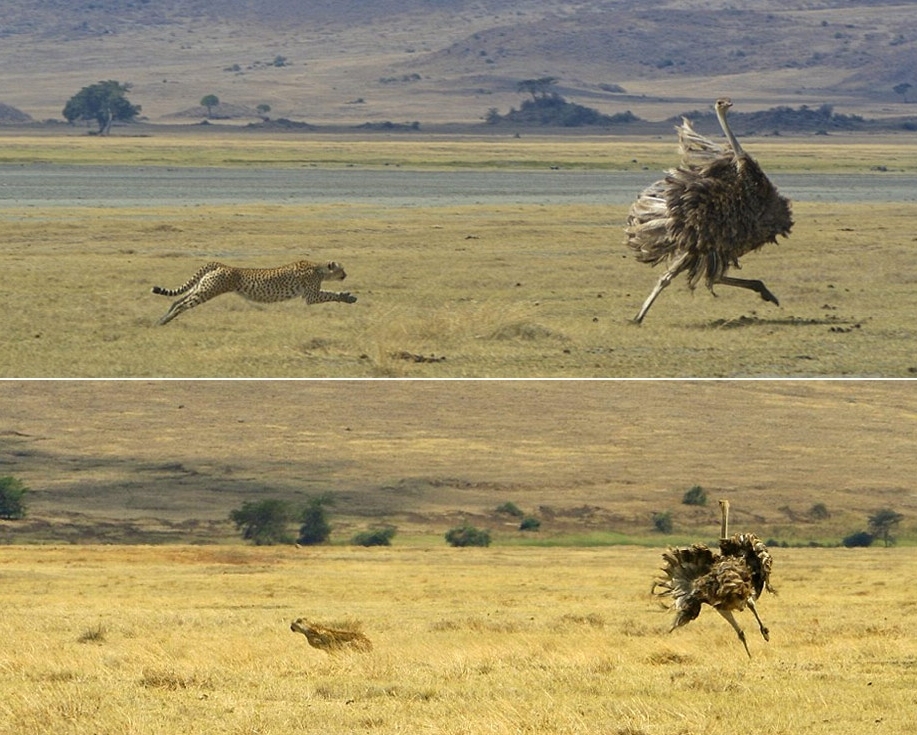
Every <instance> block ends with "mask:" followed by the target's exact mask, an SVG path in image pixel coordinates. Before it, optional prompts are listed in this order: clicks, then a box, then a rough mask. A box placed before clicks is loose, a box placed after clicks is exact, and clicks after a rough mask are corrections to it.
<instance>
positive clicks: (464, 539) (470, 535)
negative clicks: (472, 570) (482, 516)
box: [446, 523, 490, 546]
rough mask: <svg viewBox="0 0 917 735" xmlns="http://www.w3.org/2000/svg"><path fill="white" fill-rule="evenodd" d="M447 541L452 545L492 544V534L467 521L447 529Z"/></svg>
mask: <svg viewBox="0 0 917 735" xmlns="http://www.w3.org/2000/svg"><path fill="white" fill-rule="evenodd" d="M446 543H448V544H449V545H450V546H490V534H489V533H488V532H487V531H485V530H482V529H480V528H475V527H474V526H469V525H468V524H467V523H466V524H465V525H463V526H457V527H456V528H452V529H450V530H448V531H446Z"/></svg>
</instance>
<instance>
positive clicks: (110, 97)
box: [63, 79, 140, 135]
mask: <svg viewBox="0 0 917 735" xmlns="http://www.w3.org/2000/svg"><path fill="white" fill-rule="evenodd" d="M130 88H131V85H130V84H121V82H116V81H114V80H113V79H109V80H108V81H107V82H98V83H96V84H91V85H89V86H88V87H83V88H82V89H81V90H80V91H79V92H77V93H76V94H75V95H73V97H71V98H70V99H69V100H67V104H66V105H65V106H64V110H63V115H64V118H65V119H66V120H67V122H69V123H71V124H72V123H73V122H74V121H76V120H95V121H96V122H97V123H98V124H99V135H107V134H108V132H109V130H111V125H112V123H113V122H114V121H115V120H121V121H123V122H130V121H131V120H133V119H134V118H135V117H137V115H139V114H140V105H132V104H131V103H130V101H129V100H128V99H127V96H126V94H127V92H128V91H129V90H130Z"/></svg>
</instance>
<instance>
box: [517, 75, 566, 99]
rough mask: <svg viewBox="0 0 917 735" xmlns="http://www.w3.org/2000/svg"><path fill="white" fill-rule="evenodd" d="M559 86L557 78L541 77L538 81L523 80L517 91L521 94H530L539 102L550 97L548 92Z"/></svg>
mask: <svg viewBox="0 0 917 735" xmlns="http://www.w3.org/2000/svg"><path fill="white" fill-rule="evenodd" d="M554 84H557V77H539V78H538V79H523V80H522V81H521V82H519V83H518V84H517V85H516V89H517V90H519V91H520V92H528V93H529V94H530V95H532V99H533V100H537V99H538V98H539V97H541V98H545V97H547V96H548V92H549V91H550V89H551V86H552V85H554Z"/></svg>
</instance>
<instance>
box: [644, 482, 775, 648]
mask: <svg viewBox="0 0 917 735" xmlns="http://www.w3.org/2000/svg"><path fill="white" fill-rule="evenodd" d="M720 512H721V514H722V526H721V530H720V552H719V553H718V554H717V553H715V552H714V551H711V550H710V549H709V548H708V547H707V546H706V545H705V544H694V545H692V546H690V547H682V548H678V549H669V550H668V551H666V552H665V553H664V554H663V555H662V558H663V559H664V560H665V566H664V567H663V569H662V572H663V574H664V575H665V576H664V577H663V578H661V579H657V580H656V581H655V583H654V584H653V592H654V593H655V594H657V595H668V596H671V597H672V598H673V599H674V608H675V613H676V615H675V623H674V624H673V625H672V628H671V630H675V628H678V627H681V626H682V625H685V624H687V623H690V622H691V621H692V620H694V618H696V617H697V616H698V615H699V614H700V610H701V605H702V604H703V603H707V604H708V605H710V606H711V607H712V608H713V609H714V610H716V611H717V612H718V613H719V614H720V615H722V616H723V617H724V618H725V619H726V621H727V622H728V623H729V624H730V625H731V626H732V628H733V630H735V632H736V634H737V635H738V636H739V640H740V641H742V645H743V646H745V653H747V654H748V657H749V658H751V651H749V650H748V642H747V641H746V640H745V632H744V631H743V630H742V628H741V627H739V624H738V622H737V621H736V619H735V616H734V615H733V612H735V611H739V612H741V611H742V610H744V609H745V608H746V606H747V607H748V608H749V609H750V610H751V611H752V613H753V614H754V616H755V620H757V621H758V627H759V628H760V629H761V635H762V636H764V640H766V641H769V640H770V632H769V631H768V629H767V628H766V627H765V626H764V623H762V622H761V618H760V617H758V610H757V607H756V605H755V600H757V599H758V597H759V596H760V595H761V593H762V592H763V591H764V590H767V591H768V592H774V589H773V588H772V587H771V585H770V574H771V555H770V553H769V552H768V550H767V546H765V545H764V543H763V542H762V541H761V539H759V538H758V537H757V536H755V535H754V534H753V533H737V534H734V535H733V536H731V537H730V536H728V535H727V533H728V528H729V501H728V500H721V501H720ZM671 630H670V632H671Z"/></svg>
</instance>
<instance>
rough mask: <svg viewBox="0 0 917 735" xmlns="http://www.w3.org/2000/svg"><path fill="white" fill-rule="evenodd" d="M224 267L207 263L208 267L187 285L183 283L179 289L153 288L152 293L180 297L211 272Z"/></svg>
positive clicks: (200, 271) (202, 269) (200, 270)
mask: <svg viewBox="0 0 917 735" xmlns="http://www.w3.org/2000/svg"><path fill="white" fill-rule="evenodd" d="M222 267H223V266H222V265H221V264H220V263H207V265H205V266H202V267H201V268H200V269H199V270H198V271H197V273H195V274H194V275H193V276H191V278H189V279H188V280H187V281H186V282H185V283H183V284H182V285H181V286H179V287H178V288H163V287H162V286H153V288H152V291H153V293H155V294H159V295H160V296H179V295H181V294H183V293H185V292H187V291H190V290H191V289H192V288H194V286H196V285H197V284H198V282H199V281H200V280H201V279H202V278H203V277H204V276H205V275H207V274H208V273H210V271H212V270H216V269H217V268H222Z"/></svg>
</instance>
